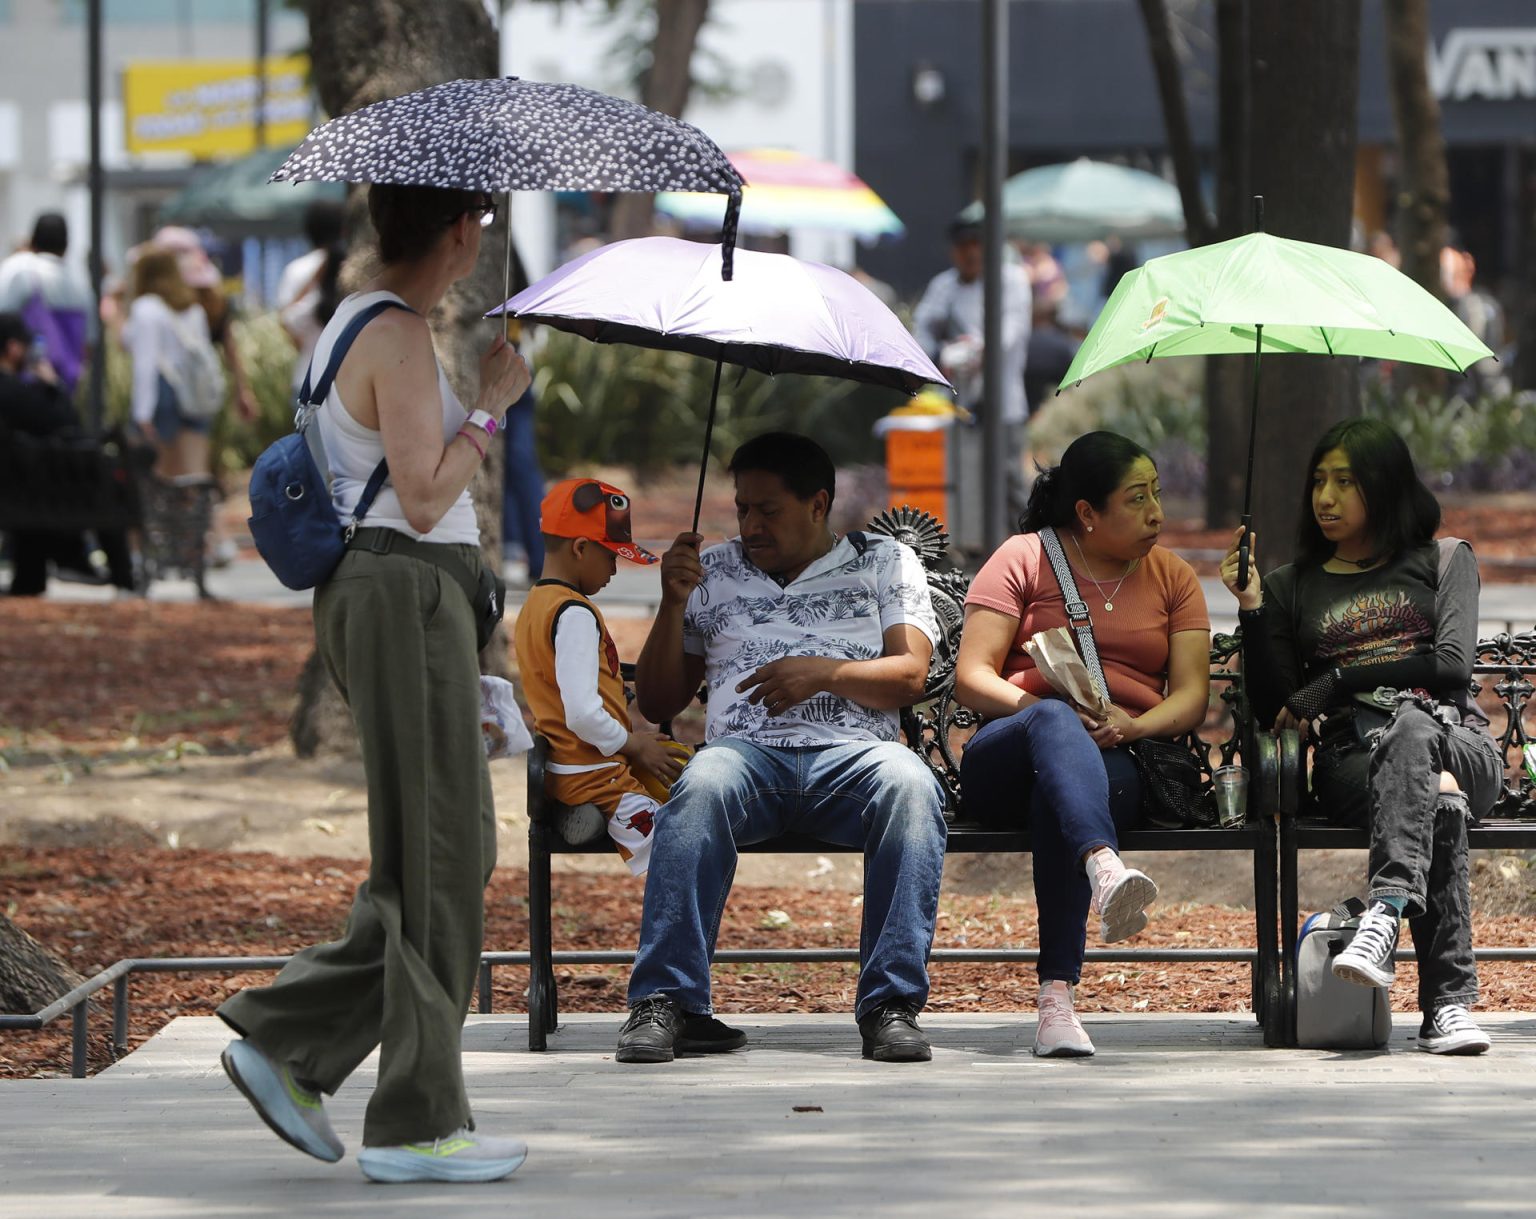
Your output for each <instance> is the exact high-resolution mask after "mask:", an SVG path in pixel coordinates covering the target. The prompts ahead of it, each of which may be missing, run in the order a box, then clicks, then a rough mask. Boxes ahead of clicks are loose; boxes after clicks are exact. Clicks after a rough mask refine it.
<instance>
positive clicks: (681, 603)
mask: <svg viewBox="0 0 1536 1219" xmlns="http://www.w3.org/2000/svg"><path fill="white" fill-rule="evenodd" d="M703 540H704V538H703V536H702V535H700V534H697V533H693V532H691V531H685V532H683V533H680V534H678V535H677V537H676V538H675V539H674V540H673V542H672V545H671V546H669V547H667V550H666V553H665V554H663V555H662V556H661V605H660V606H659V607H658V608H657V610H656V620H655V621H654V622H652V623H651V632H650V634H649V635H647V636H646V638H645V646H644V647H643V648H642V649H641V650H640V659H639V660H638V661H637V662H636V664H635V700H636V704H637V705H638V706H639V708H640V714H641V715H643V716H645V718H646V719H648V720H650V721H651V722H652V723H656V724H659V723H661V722H663V721H664V720H669V719H671V718H672V717H673V716H675V715H677V714H679V713H680V712H682V711H683V709H684V708H686V707H687V706H688V704H689V703H690V702H692V701H693V695H694V692H695V691H696V690H698V688H699V682H700V681H701V680H703V676H704V658H703V657H702V656H694V655H690V654H689V653H687V652H686V651H684V650H683V611H684V610H685V609H686V608H687V606H688V598H689V597H690V596H692V595H693V590H694V589H696V588H697V587H698V586H699V585H700V584H702V583H703V582H704V566H703V564H702V563H700V562H699V543H700V542H702V541H703Z"/></svg>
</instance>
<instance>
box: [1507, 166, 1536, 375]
mask: <svg viewBox="0 0 1536 1219" xmlns="http://www.w3.org/2000/svg"><path fill="white" fill-rule="evenodd" d="M1516 164H1517V165H1519V167H1520V221H1521V223H1520V267H1521V272H1520V275H1519V277H1518V279H1517V282H1518V284H1519V285H1520V286H1519V289H1518V291H1517V293H1516V295H1515V307H1516V314H1515V323H1514V324H1515V367H1514V370H1513V373H1512V379H1513V382H1514V387H1515V388H1516V389H1536V153H1533V152H1532V151H1531V150H1530V149H1529V148H1523V149H1521V150H1520V153H1519V156H1518V158H1517V160H1516Z"/></svg>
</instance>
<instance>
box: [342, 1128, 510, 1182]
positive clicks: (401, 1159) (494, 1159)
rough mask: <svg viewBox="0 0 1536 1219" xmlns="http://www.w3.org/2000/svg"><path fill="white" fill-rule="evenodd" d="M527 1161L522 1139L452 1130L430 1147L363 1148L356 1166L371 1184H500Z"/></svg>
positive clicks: (412, 1144)
mask: <svg viewBox="0 0 1536 1219" xmlns="http://www.w3.org/2000/svg"><path fill="white" fill-rule="evenodd" d="M527 1158H528V1144H527V1143H525V1142H523V1141H522V1139H493V1138H491V1137H489V1136H488V1135H483V1134H476V1133H474V1132H473V1131H472V1130H468V1129H464V1130H455V1131H454V1132H453V1133H452V1134H449V1135H444V1136H443V1137H442V1138H440V1139H433V1140H432V1142H430V1143H401V1144H399V1145H398V1146H394V1147H364V1148H363V1149H362V1150H361V1151H360V1152H358V1153H357V1163H358V1166H359V1167H360V1168H361V1169H362V1170H363V1176H365V1177H367V1178H368V1179H369V1180H370V1181H384V1182H388V1183H389V1184H401V1183H403V1182H407V1181H500V1180H501V1179H502V1178H503V1177H509V1176H511V1175H512V1173H513V1172H515V1171H516V1170H517V1167H518V1165H519V1164H521V1163H522V1162H523V1161H524V1160H526V1159H527Z"/></svg>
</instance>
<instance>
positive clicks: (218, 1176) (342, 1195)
mask: <svg viewBox="0 0 1536 1219" xmlns="http://www.w3.org/2000/svg"><path fill="white" fill-rule="evenodd" d="M732 1019H733V1021H734V1022H736V1023H739V1024H741V1025H743V1026H744V1027H746V1028H747V1029H748V1031H749V1033H750V1034H751V1037H752V1048H751V1049H749V1050H747V1051H745V1052H742V1053H738V1054H732V1055H725V1056H721V1057H715V1058H695V1059H685V1060H680V1061H678V1062H676V1063H673V1064H670V1065H667V1066H656V1067H638V1066H621V1065H619V1064H616V1063H615V1062H614V1061H613V1059H612V1052H613V1045H614V1037H615V1035H616V1032H617V1029H618V1025H619V1023H620V1020H619V1017H618V1016H616V1015H612V1014H607V1015H577V1016H573V1017H570V1018H569V1023H568V1024H567V1025H566V1026H565V1027H564V1028H562V1030H561V1031H560V1032H559V1033H557V1034H556V1035H555V1036H554V1038H553V1039H552V1046H553V1048H552V1049H551V1051H550V1052H548V1053H545V1054H529V1053H527V1052H526V1050H525V1049H524V1048H523V1047H524V1046H526V1044H527V1041H526V1036H527V1032H526V1026H525V1025H524V1023H523V1022H522V1021H521V1020H520V1019H519V1018H516V1017H510V1016H480V1017H471V1018H470V1023H469V1026H468V1028H467V1030H466V1032H465V1044H466V1051H467V1052H466V1066H467V1072H468V1076H469V1090H470V1095H471V1097H472V1098H473V1100H474V1101H475V1103H476V1109H477V1115H478V1117H479V1120H480V1122H481V1124H482V1125H483V1126H484V1128H485V1129H486V1130H487V1131H488V1132H502V1133H516V1134H519V1135H521V1136H523V1137H525V1138H526V1139H527V1140H528V1142H529V1144H530V1146H531V1149H532V1150H531V1153H530V1155H529V1159H528V1162H527V1163H526V1164H525V1165H524V1166H523V1167H522V1168H521V1169H520V1170H519V1171H518V1172H517V1174H516V1175H515V1176H513V1177H512V1178H511V1179H510V1180H508V1181H505V1182H501V1183H499V1184H495V1185H486V1186H473V1187H451V1186H377V1185H370V1184H368V1183H366V1182H365V1181H364V1180H363V1178H362V1176H361V1174H360V1173H359V1172H358V1170H357V1167H356V1165H355V1163H353V1159H352V1155H351V1154H349V1155H348V1157H347V1158H346V1159H344V1160H343V1161H342V1162H341V1163H340V1164H338V1165H334V1166H332V1165H325V1164H321V1163H320V1162H318V1161H316V1160H311V1159H308V1158H306V1157H304V1156H302V1155H301V1154H299V1153H298V1152H296V1151H293V1150H291V1149H290V1148H288V1147H287V1146H285V1145H284V1144H282V1143H280V1142H279V1141H278V1140H277V1139H276V1138H275V1137H273V1136H272V1135H271V1134H269V1133H268V1132H267V1130H266V1128H265V1127H263V1126H262V1125H261V1123H260V1122H259V1121H258V1120H257V1118H256V1117H255V1116H254V1114H252V1113H251V1111H250V1110H249V1108H248V1107H247V1106H246V1103H245V1101H244V1100H243V1099H242V1098H241V1097H240V1095H239V1094H238V1093H237V1092H236V1091H235V1090H234V1089H233V1088H232V1087H231V1086H230V1085H229V1084H228V1083H227V1082H226V1080H225V1079H224V1076H223V1074H222V1072H220V1070H219V1068H218V1063H217V1059H218V1051H219V1049H220V1048H221V1046H222V1045H223V1044H224V1042H225V1040H226V1039H227V1037H228V1033H227V1031H226V1030H225V1029H224V1027H223V1026H222V1025H221V1024H219V1023H218V1022H217V1021H215V1020H213V1019H212V1018H198V1019H193V1018H183V1019H180V1020H177V1021H175V1022H174V1023H173V1024H171V1025H170V1026H169V1027H168V1028H167V1029H165V1030H164V1031H163V1032H162V1033H160V1034H159V1035H158V1036H157V1037H155V1038H154V1039H153V1040H152V1041H150V1042H149V1043H148V1044H147V1045H145V1046H144V1047H143V1048H142V1049H140V1050H139V1051H138V1052H137V1053H135V1054H133V1055H131V1056H129V1057H128V1058H127V1059H126V1060H124V1061H123V1062H122V1063H120V1064H118V1065H117V1066H116V1067H114V1068H112V1069H111V1070H109V1071H107V1072H105V1073H104V1074H102V1075H100V1076H98V1077H96V1078H94V1079H90V1080H68V1079H64V1080H48V1081H23V1082H14V1083H0V1219H21V1217H23V1216H24V1217H26V1219H38V1217H41V1216H69V1217H74V1216H91V1217H92V1219H119V1217H124V1219H127V1217H132V1219H151V1217H153V1219H161V1217H170V1216H203V1217H207V1216H255V1215H277V1214H282V1215H289V1216H294V1217H299V1216H304V1217H308V1216H329V1215H337V1216H340V1215H349V1216H350V1215H367V1216H368V1217H369V1219H390V1217H395V1216H399V1217H401V1219H404V1217H406V1216H412V1217H414V1216H420V1215H424V1214H429V1213H452V1214H453V1215H455V1216H457V1217H461V1219H473V1217H474V1216H481V1215H486V1216H489V1215H497V1216H503V1215H509V1214H516V1215H528V1216H560V1217H561V1219H567V1217H582V1219H584V1217H588V1216H590V1217H592V1219H648V1217H650V1216H795V1217H797V1219H812V1217H819V1216H824V1215H839V1216H842V1215H847V1216H881V1215H896V1216H924V1217H925V1219H930V1217H938V1216H954V1215H959V1216H964V1219H983V1217H989V1216H1019V1215H1024V1214H1028V1215H1030V1216H1054V1215H1073V1216H1082V1215H1113V1216H1162V1215H1167V1216H1170V1217H1174V1216H1177V1217H1179V1219H1188V1217H1190V1216H1207V1215H1209V1216H1217V1215H1219V1216H1223V1217H1225V1216H1233V1215H1236V1216H1243V1217H1245V1219H1246V1217H1248V1216H1270V1215H1302V1214H1304V1215H1310V1216H1322V1215H1327V1216H1332V1215H1361V1216H1371V1215H1387V1216H1392V1217H1393V1219H1407V1217H1409V1216H1440V1215H1451V1214H1465V1213H1476V1214H1478V1215H1522V1216H1524V1215H1529V1214H1531V1212H1532V1209H1533V1205H1536V1204H1533V1201H1532V1198H1533V1193H1536V1104H1533V1101H1536V1017H1533V1016H1530V1015H1491V1016H1488V1017H1486V1018H1485V1023H1486V1027H1488V1028H1489V1030H1490V1031H1491V1033H1492V1035H1493V1038H1494V1048H1493V1051H1492V1052H1491V1053H1489V1054H1487V1055H1485V1056H1483V1057H1481V1058H1472V1059H1466V1058H1462V1059H1454V1058H1437V1057H1434V1056H1431V1055H1428V1054H1423V1053H1420V1052H1418V1051H1417V1050H1415V1049H1413V1048H1412V1044H1411V1041H1410V1039H1411V1037H1412V1035H1413V1033H1414V1031H1415V1029H1416V1023H1417V1022H1416V1020H1413V1019H1407V1018H1400V1019H1399V1021H1398V1023H1397V1026H1396V1027H1395V1029H1394V1031H1393V1039H1392V1049H1391V1051H1390V1052H1388V1053H1348V1054H1335V1053H1327V1052H1319V1051H1301V1050H1265V1049H1263V1048H1262V1046H1261V1043H1260V1039H1259V1032H1258V1028H1257V1026H1256V1025H1255V1024H1254V1022H1253V1020H1252V1019H1251V1018H1250V1017H1245V1016H1232V1017H1219V1016H1179V1015H1146V1016H1129V1017H1128V1016H1101V1017H1093V1016H1090V1017H1088V1024H1089V1029H1090V1032H1091V1033H1092V1035H1093V1037H1094V1039H1095V1041H1096V1042H1097V1043H1098V1046H1099V1055H1098V1057H1097V1058H1096V1059H1094V1060H1092V1061H1054V1062H1047V1061H1039V1060H1036V1059H1034V1058H1032V1057H1031V1056H1030V1053H1029V1047H1030V1042H1031V1038H1032V1036H1033V1028H1034V1019H1033V1015H1032V1014H1031V1015H1017V1014H1010V1015H998V1016H993V1015H957V1016H933V1017H930V1018H929V1019H928V1020H927V1021H926V1022H925V1023H926V1024H927V1027H928V1029H929V1031H930V1034H931V1036H932V1039H933V1042H934V1045H935V1054H934V1061H933V1062H932V1063H930V1064H918V1065H906V1066H885V1065H878V1064H874V1063H867V1062H864V1061H862V1060H860V1058H859V1056H858V1037H857V1033H856V1031H855V1030H854V1027H853V1024H852V1022H851V1020H849V1019H847V1018H845V1017H841V1016H809V1015H808V1016H790V1015H778V1016H744V1017H740V1018H739V1019H738V1018H734V1017H733V1018H732ZM375 1066H376V1060H370V1061H369V1063H367V1064H365V1065H364V1067H363V1068H362V1069H361V1070H360V1071H359V1072H358V1074H357V1076H356V1077H355V1078H354V1079H353V1080H352V1081H351V1082H349V1084H348V1085H347V1086H346V1087H345V1088H344V1089H343V1090H342V1092H341V1094H340V1095H339V1096H338V1097H337V1098H335V1100H333V1101H332V1102H331V1105H330V1108H331V1112H332V1114H333V1117H334V1120H335V1124H336V1127H337V1130H338V1133H340V1135H341V1137H342V1139H343V1141H344V1142H346V1143H347V1144H348V1148H349V1152H355V1150H356V1144H357V1141H358V1135H359V1132H360V1129H361V1122H362V1111H363V1105H364V1102H365V1099H366V1097H367V1093H368V1087H369V1085H370V1084H371V1083H372V1080H373V1078H374V1071H375ZM450 1206H451V1208H452V1210H451V1212H449V1211H447V1210H440V1209H439V1208H446V1207H450ZM429 1208H430V1209H429Z"/></svg>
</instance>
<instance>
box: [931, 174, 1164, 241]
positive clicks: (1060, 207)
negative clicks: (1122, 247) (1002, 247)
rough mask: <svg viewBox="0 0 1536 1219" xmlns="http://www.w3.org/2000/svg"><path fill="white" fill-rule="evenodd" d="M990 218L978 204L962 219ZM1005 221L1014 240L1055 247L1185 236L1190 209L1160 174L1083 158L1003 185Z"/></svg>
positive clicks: (962, 215)
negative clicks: (1117, 238) (1112, 239)
mask: <svg viewBox="0 0 1536 1219" xmlns="http://www.w3.org/2000/svg"><path fill="white" fill-rule="evenodd" d="M985 214H986V209H985V208H983V207H982V205H981V203H979V202H977V203H973V204H971V205H970V206H969V207H968V208H966V209H965V210H964V211H963V212H961V213H960V218H961V219H962V220H970V221H974V222H976V223H978V224H979V223H980V222H981V219H982V217H983V216H984V215H985ZM1003 222H1004V224H1005V225H1006V227H1007V230H1008V236H1010V237H1014V238H1018V239H1020V240H1024V241H1048V242H1051V243H1052V244H1055V243H1058V242H1074V241H1093V240H1096V239H1098V238H1103V237H1109V236H1111V235H1117V236H1120V237H1123V238H1127V239H1131V240H1135V239H1138V238H1153V237H1179V236H1181V235H1182V234H1183V232H1184V205H1183V204H1182V203H1181V202H1180V200H1179V190H1178V187H1176V186H1174V185H1173V184H1172V183H1169V182H1165V181H1163V179H1162V178H1159V177H1158V176H1157V175H1156V174H1149V173H1146V172H1145V171H1143V170H1140V169H1128V168H1127V167H1126V166H1124V165H1111V164H1109V163H1108V162H1106V161H1090V160H1089V159H1088V158H1087V157H1079V158H1078V159H1077V160H1076V161H1067V162H1064V163H1063V164H1060V165H1042V166H1040V167H1039V168H1038V169H1026V170H1025V171H1024V172H1023V173H1021V174H1015V175H1014V176H1013V177H1011V178H1009V179H1008V181H1007V182H1005V183H1003Z"/></svg>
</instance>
